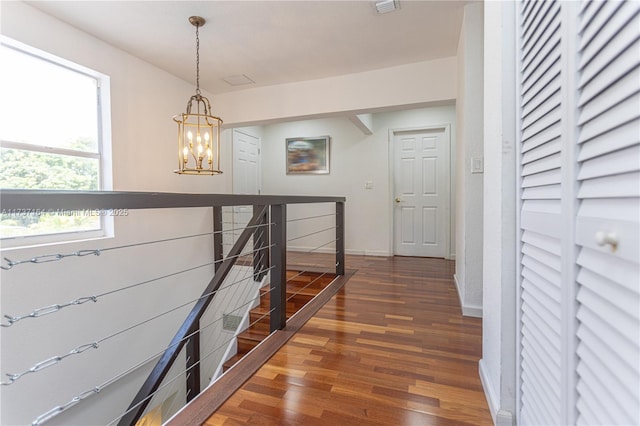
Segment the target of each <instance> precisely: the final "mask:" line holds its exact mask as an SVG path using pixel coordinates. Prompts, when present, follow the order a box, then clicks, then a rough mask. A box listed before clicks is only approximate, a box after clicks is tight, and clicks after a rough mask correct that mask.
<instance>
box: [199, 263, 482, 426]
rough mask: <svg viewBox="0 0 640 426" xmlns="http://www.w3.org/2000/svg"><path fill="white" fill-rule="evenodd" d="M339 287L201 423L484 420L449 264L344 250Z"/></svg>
mask: <svg viewBox="0 0 640 426" xmlns="http://www.w3.org/2000/svg"><path fill="white" fill-rule="evenodd" d="M347 268H349V269H357V272H356V273H355V274H354V276H353V277H352V278H351V279H350V280H349V281H348V282H347V283H346V285H345V286H344V288H343V289H341V290H340V292H339V293H338V294H337V295H336V296H334V297H333V298H332V299H331V300H330V301H329V302H327V304H325V305H324V307H322V308H321V309H320V310H319V311H318V313H317V314H316V315H315V316H314V317H313V318H312V319H310V320H309V321H308V322H307V323H306V324H305V325H304V326H303V327H302V328H301V329H300V331H299V332H298V333H297V334H296V335H295V336H293V338H291V340H289V342H287V343H286V344H285V345H284V346H283V347H282V348H281V349H280V350H278V351H277V352H276V354H275V355H274V356H273V357H272V358H271V359H270V360H269V361H268V362H267V363H266V364H264V365H263V366H262V367H261V368H260V369H259V370H258V372H257V373H256V374H255V375H254V376H253V377H252V378H251V379H249V380H248V381H247V382H245V383H244V385H243V386H242V387H241V388H240V389H239V390H238V391H237V392H236V393H235V394H234V395H233V396H232V397H231V398H230V399H228V400H227V401H226V402H225V403H224V404H223V405H222V406H221V407H220V408H219V409H218V410H217V412H216V413H214V414H213V415H212V416H211V417H210V418H209V419H208V420H207V421H206V423H205V424H206V425H210V426H213V425H225V426H228V425H242V424H249V425H304V426H307V425H491V424H492V420H491V415H490V413H489V410H488V408H487V403H486V400H485V396H484V393H483V391H482V387H481V384H480V379H479V377H478V360H479V358H480V356H481V342H482V337H481V320H480V319H476V318H465V317H463V316H462V314H461V312H460V307H459V302H458V296H457V294H456V290H455V286H454V284H453V272H454V263H453V262H452V261H446V260H441V259H429V258H404V257H390V258H383V257H364V256H348V257H347Z"/></svg>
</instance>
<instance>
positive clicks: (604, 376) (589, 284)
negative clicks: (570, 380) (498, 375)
mask: <svg viewBox="0 0 640 426" xmlns="http://www.w3.org/2000/svg"><path fill="white" fill-rule="evenodd" d="M639 12H640V3H638V2H635V1H630V2H626V3H620V2H610V3H600V2H594V3H585V4H584V5H583V7H582V10H581V12H580V19H579V20H580V39H579V40H580V41H579V48H580V60H579V66H580V80H579V81H580V83H579V122H578V125H579V134H578V135H579V136H578V144H579V147H578V158H577V160H578V164H579V168H578V182H579V184H578V200H579V208H578V217H577V220H576V243H577V246H578V249H579V252H578V260H577V262H578V275H577V281H578V293H577V302H578V310H577V320H578V329H577V337H578V346H577V356H578V365H577V377H578V382H577V393H578V400H577V411H578V418H577V423H578V424H592V425H605V424H607V425H608V424H615V425H638V424H640V405H639V402H638V400H639V396H638V395H639V393H640V388H639V387H640V376H639V375H638V368H639V367H638V366H639V363H640V348H639V340H640V322H639V320H638V317H639V315H640V313H639V309H640V308H639V307H640V295H639V292H640V272H639V264H638V262H639V258H640V250H639V247H638V246H639V243H638V240H639V235H640V228H639V226H638V221H639V217H640V207H639V205H640V201H639V196H640V173H639V171H640V143H639V139H640V68H639V63H640V41H639V37H640V15H639Z"/></svg>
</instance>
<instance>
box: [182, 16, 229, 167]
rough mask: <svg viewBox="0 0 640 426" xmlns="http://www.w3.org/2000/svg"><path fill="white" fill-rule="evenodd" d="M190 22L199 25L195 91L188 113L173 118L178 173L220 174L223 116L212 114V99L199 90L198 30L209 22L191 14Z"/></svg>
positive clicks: (198, 47) (198, 42)
mask: <svg viewBox="0 0 640 426" xmlns="http://www.w3.org/2000/svg"><path fill="white" fill-rule="evenodd" d="M189 22H190V23H191V25H193V26H194V27H196V94H195V95H193V96H191V98H190V99H189V102H188V103H187V110H186V113H183V114H178V115H175V116H174V117H173V121H175V122H176V123H178V169H177V170H175V173H179V174H188V175H217V174H220V173H222V171H221V170H220V126H222V119H220V118H219V117H215V116H213V115H211V104H210V103H209V99H207V98H206V97H204V96H202V95H201V93H200V32H199V30H200V27H201V26H203V25H204V24H205V22H206V21H205V19H204V18H201V17H200V16H192V17H190V18H189ZM194 104H195V105H194ZM194 106H195V112H194Z"/></svg>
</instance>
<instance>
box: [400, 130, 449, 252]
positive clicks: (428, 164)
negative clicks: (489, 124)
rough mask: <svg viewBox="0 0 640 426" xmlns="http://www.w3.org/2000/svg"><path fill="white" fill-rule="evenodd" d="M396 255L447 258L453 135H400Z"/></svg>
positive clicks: (429, 132)
mask: <svg viewBox="0 0 640 426" xmlns="http://www.w3.org/2000/svg"><path fill="white" fill-rule="evenodd" d="M393 150H394V162H395V164H394V201H393V202H394V205H395V207H394V254H396V255H399V256H423V257H446V255H447V250H448V247H447V246H448V244H447V243H448V239H449V197H450V194H449V173H450V170H449V169H450V167H449V131H448V128H445V127H440V128H437V129H431V130H422V131H420V132H419V133H418V132H397V133H395V135H394V140H393Z"/></svg>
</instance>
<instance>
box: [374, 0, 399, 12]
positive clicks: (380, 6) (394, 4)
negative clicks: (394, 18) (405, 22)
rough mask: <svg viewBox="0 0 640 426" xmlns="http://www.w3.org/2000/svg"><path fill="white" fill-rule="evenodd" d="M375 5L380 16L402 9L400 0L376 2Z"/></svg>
mask: <svg viewBox="0 0 640 426" xmlns="http://www.w3.org/2000/svg"><path fill="white" fill-rule="evenodd" d="M374 5H375V7H376V12H378V14H379V15H382V14H383V13H389V12H393V11H394V10H398V9H400V3H399V1H398V0H381V1H377V2H375V3H374Z"/></svg>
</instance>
